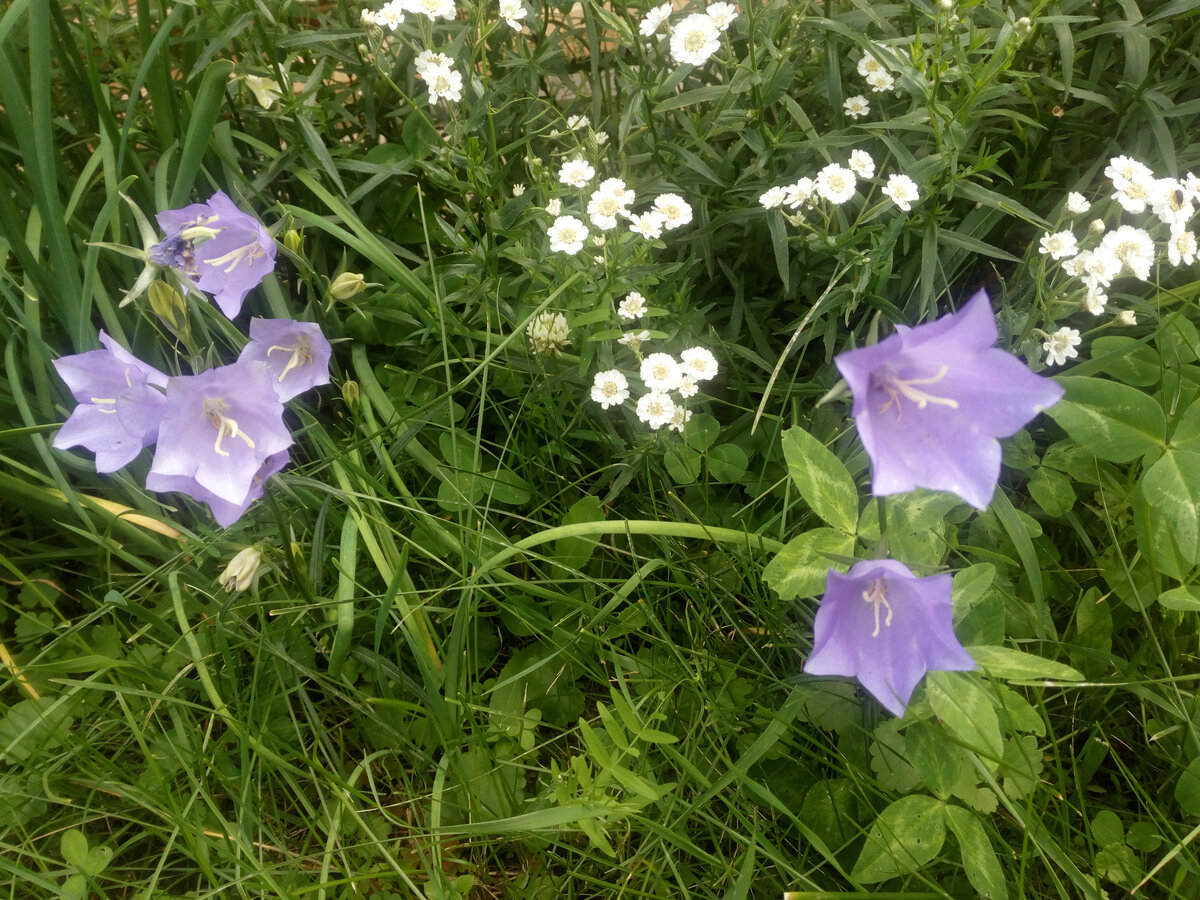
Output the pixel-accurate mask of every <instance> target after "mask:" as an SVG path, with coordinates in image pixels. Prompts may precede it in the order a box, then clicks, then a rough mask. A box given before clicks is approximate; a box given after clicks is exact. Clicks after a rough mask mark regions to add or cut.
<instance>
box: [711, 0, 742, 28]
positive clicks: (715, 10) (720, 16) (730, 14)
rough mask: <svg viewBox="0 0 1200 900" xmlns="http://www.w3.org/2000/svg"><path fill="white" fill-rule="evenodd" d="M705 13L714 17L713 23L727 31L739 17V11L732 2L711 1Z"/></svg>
mask: <svg viewBox="0 0 1200 900" xmlns="http://www.w3.org/2000/svg"><path fill="white" fill-rule="evenodd" d="M704 14H705V15H706V16H708V17H709V18H710V19H712V20H713V24H714V25H716V26H717V27H718V28H719V29H721V31H725V30H727V29H728V28H729V26H730V25H732V24H733V20H734V19H736V18H737V16H738V11H737V7H736V6H734V5H733V4H732V3H710V4H709V6H708V9H706V10H705V11H704Z"/></svg>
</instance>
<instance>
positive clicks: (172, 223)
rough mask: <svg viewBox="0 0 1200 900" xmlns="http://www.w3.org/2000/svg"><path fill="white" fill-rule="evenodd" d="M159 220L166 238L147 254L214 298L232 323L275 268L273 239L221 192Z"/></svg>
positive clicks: (256, 221)
mask: <svg viewBox="0 0 1200 900" xmlns="http://www.w3.org/2000/svg"><path fill="white" fill-rule="evenodd" d="M156 218H157V219H158V224H159V227H161V228H162V230H163V232H164V237H163V239H162V241H160V242H159V243H157V244H155V245H154V246H153V247H151V248H150V249H149V250H148V251H147V253H146V256H147V258H148V259H149V260H150V262H152V263H154V264H155V265H159V266H169V267H171V268H173V269H177V270H178V271H179V272H180V273H181V274H182V275H183V276H184V277H185V278H187V279H188V280H190V281H192V282H194V283H195V284H196V286H197V287H199V288H200V290H202V291H205V292H206V293H209V294H212V296H213V300H215V301H216V304H217V306H219V307H220V308H221V312H223V313H225V315H226V316H228V317H229V318H231V319H232V318H233V317H234V316H236V315H237V314H238V312H240V311H241V308H242V301H243V300H245V299H246V295H247V294H248V293H250V291H251V290H252V289H253V288H255V287H257V286H258V284H259V282H261V281H262V280H263V279H264V278H265V277H266V276H267V275H269V274H271V272H272V271H274V269H275V241H274V239H273V238H272V237H271V235H270V234H268V233H267V230H266V229H265V228H263V226H262V223H260V222H259V221H258V219H256V218H254V216H251V215H248V214H247V213H244V212H242V211H241V210H240V209H238V208H237V207H236V206H234V204H233V201H232V200H230V199H229V197H228V196H226V195H225V194H224V193H223V192H222V191H217V192H216V193H215V194H213V195H212V197H210V198H209V200H208V202H207V203H193V204H191V205H190V206H185V207H183V209H168V210H166V211H165V212H161V213H159V214H158V216H156Z"/></svg>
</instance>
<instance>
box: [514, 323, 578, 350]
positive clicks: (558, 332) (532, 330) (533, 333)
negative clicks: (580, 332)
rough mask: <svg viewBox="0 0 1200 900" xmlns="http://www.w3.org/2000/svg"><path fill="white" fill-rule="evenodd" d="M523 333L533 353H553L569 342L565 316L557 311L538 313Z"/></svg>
mask: <svg viewBox="0 0 1200 900" xmlns="http://www.w3.org/2000/svg"><path fill="white" fill-rule="evenodd" d="M525 334H526V335H528V337H529V346H530V347H531V348H532V349H533V352H534V353H546V354H549V355H554V354H555V353H559V352H560V351H562V349H563V348H564V347H566V346H567V344H569V343H571V337H570V335H571V331H570V329H569V328H568V327H567V317H566V316H564V315H563V314H562V313H557V312H543V313H538V314H537V315H536V316H534V317H533V319H532V320H531V321H530V322H529V326H528V327H527V328H526V329H525Z"/></svg>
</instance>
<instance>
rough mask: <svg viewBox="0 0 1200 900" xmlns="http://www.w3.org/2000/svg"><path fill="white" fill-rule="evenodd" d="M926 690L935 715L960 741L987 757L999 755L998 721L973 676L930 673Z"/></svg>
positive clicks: (1001, 745)
mask: <svg viewBox="0 0 1200 900" xmlns="http://www.w3.org/2000/svg"><path fill="white" fill-rule="evenodd" d="M925 692H926V695H927V696H928V698H929V705H930V706H932V707H933V711H934V712H935V713H936V714H937V717H938V718H939V719H941V720H942V722H943V723H944V724H945V726H946V728H948V729H949V730H950V731H951V733H953V734H954V735H955V736H956V737H957V738H958V739H959V740H960V741H962V742H963V743H964V744H965V745H966V746H967V747H969V748H970V749H972V750H975V751H976V752H978V753H982V754H983V755H984V756H986V757H987V758H989V759H992V760H997V761H998V760H999V759H1000V758H1001V756H1002V755H1003V753H1004V746H1003V742H1002V740H1001V737H1000V722H999V720H998V719H997V718H996V710H995V708H994V707H993V706H992V701H991V699H990V698H989V697H988V695H987V693H986V692H985V691H984V689H983V687H982V686H981V685H980V684H979V682H978V681H977V680H976V679H975V678H974V677H972V676H971V675H968V674H967V673H965V672H930V673H929V674H928V675H927V676H926V678H925Z"/></svg>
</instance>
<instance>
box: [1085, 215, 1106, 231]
mask: <svg viewBox="0 0 1200 900" xmlns="http://www.w3.org/2000/svg"><path fill="white" fill-rule="evenodd" d="M1105 227H1106V226H1105V224H1104V220H1103V219H1092V221H1090V222H1088V231H1090V232H1091V233H1092V234H1104V229H1105Z"/></svg>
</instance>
